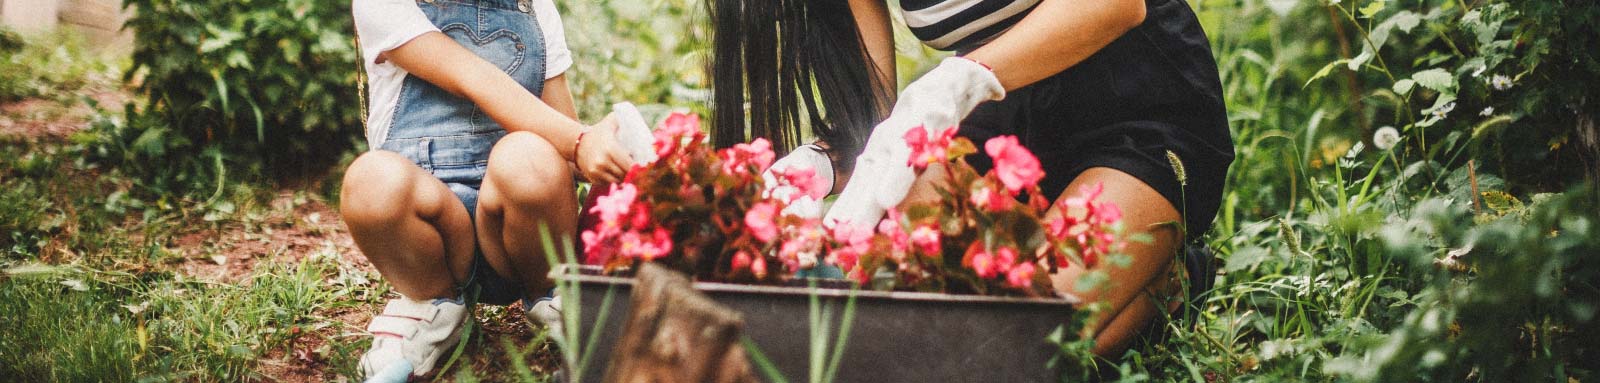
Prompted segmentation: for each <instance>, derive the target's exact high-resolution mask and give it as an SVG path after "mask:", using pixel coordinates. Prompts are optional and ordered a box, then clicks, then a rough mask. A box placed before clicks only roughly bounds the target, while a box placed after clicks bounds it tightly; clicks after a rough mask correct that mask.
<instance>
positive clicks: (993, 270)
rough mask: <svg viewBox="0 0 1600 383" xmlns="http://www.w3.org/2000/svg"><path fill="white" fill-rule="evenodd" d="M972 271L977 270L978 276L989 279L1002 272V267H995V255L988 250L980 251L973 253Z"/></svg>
mask: <svg viewBox="0 0 1600 383" xmlns="http://www.w3.org/2000/svg"><path fill="white" fill-rule="evenodd" d="M971 267H972V271H975V272H977V274H978V278H983V279H989V278H994V277H995V276H996V275H999V274H1000V269H999V268H997V267H995V264H994V256H992V255H989V252H987V251H979V252H978V253H977V254H973V255H972V265H971Z"/></svg>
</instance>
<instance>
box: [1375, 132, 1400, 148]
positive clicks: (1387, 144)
mask: <svg viewBox="0 0 1600 383" xmlns="http://www.w3.org/2000/svg"><path fill="white" fill-rule="evenodd" d="M1398 143H1400V131H1399V130H1396V129H1395V128H1394V127H1393V126H1385V127H1382V128H1378V131H1376V132H1373V133H1372V146H1376V147H1378V149H1379V150H1389V149H1390V148H1393V147H1394V146H1395V144H1398Z"/></svg>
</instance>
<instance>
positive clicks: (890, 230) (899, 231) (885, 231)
mask: <svg viewBox="0 0 1600 383" xmlns="http://www.w3.org/2000/svg"><path fill="white" fill-rule="evenodd" d="M888 213H889V214H888V215H889V216H888V217H884V218H883V221H879V222H878V234H882V235H883V236H885V237H888V238H889V243H890V245H893V246H894V251H895V252H897V253H898V252H903V251H906V249H907V248H908V247H909V245H910V244H909V242H910V239H909V238H907V237H906V231H905V229H904V228H902V227H901V226H900V217H901V216H902V214H901V213H900V210H898V209H889V212H888Z"/></svg>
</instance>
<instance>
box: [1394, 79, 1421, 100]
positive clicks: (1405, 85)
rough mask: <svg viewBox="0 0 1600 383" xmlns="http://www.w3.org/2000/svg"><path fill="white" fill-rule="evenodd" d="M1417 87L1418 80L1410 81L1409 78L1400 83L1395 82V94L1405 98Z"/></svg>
mask: <svg viewBox="0 0 1600 383" xmlns="http://www.w3.org/2000/svg"><path fill="white" fill-rule="evenodd" d="M1416 86H1417V81H1416V80H1412V79H1409V78H1408V79H1402V80H1400V81H1395V82H1394V92H1395V93H1399V94H1400V95H1401V96H1404V95H1406V94H1410V93H1411V88H1414V87H1416Z"/></svg>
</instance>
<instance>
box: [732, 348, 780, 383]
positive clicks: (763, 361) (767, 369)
mask: <svg viewBox="0 0 1600 383" xmlns="http://www.w3.org/2000/svg"><path fill="white" fill-rule="evenodd" d="M739 344H740V345H743V346H744V352H745V354H747V355H749V356H750V362H751V363H755V365H756V369H757V370H760V371H761V374H762V375H766V377H767V380H768V381H770V382H772V383H789V379H787V378H784V377H783V372H782V371H778V366H776V365H773V364H772V360H771V359H767V355H766V354H762V353H761V347H757V346H756V342H752V341H750V337H749V336H742V337H740V338H739Z"/></svg>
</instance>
